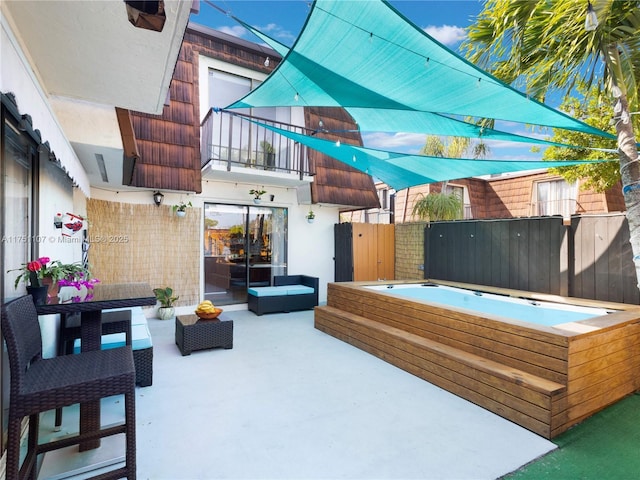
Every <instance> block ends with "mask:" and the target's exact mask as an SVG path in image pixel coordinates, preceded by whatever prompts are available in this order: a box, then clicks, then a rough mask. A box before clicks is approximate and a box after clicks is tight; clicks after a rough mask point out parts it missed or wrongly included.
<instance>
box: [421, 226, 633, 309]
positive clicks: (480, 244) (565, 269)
mask: <svg viewBox="0 0 640 480" xmlns="http://www.w3.org/2000/svg"><path fill="white" fill-rule="evenodd" d="M424 258H425V278H434V279H442V280H452V281H459V282H467V283H476V284H481V285H491V286H496V287H504V288H514V289H518V290H529V291H536V292H544V293H551V294H556V295H564V296H566V295H568V296H575V297H583V298H591V299H596V300H606V301H613V302H621V303H631V304H640V292H639V291H638V288H637V286H636V285H637V280H636V274H635V269H634V266H633V255H632V253H631V247H630V245H629V227H628V225H627V220H626V218H625V216H624V214H609V215H593V216H591V215H590V216H575V217H572V219H571V222H570V224H567V225H565V224H564V222H563V219H562V218H561V217H535V218H522V219H508V220H470V221H454V222H433V223H431V224H430V225H429V226H427V228H425V257H424Z"/></svg>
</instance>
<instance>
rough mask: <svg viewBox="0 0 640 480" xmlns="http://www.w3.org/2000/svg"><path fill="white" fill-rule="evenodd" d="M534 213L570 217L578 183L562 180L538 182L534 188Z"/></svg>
mask: <svg viewBox="0 0 640 480" xmlns="http://www.w3.org/2000/svg"><path fill="white" fill-rule="evenodd" d="M534 196H535V198H534V200H533V202H532V203H533V206H534V211H533V214H534V215H538V216H542V215H562V216H563V217H570V216H571V215H572V214H573V213H575V211H576V204H577V202H576V199H577V197H578V184H577V183H575V182H574V183H567V182H566V181H564V180H551V181H548V182H538V183H537V184H536V188H535V189H534Z"/></svg>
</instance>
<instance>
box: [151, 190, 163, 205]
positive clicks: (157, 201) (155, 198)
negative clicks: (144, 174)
mask: <svg viewBox="0 0 640 480" xmlns="http://www.w3.org/2000/svg"><path fill="white" fill-rule="evenodd" d="M162 200H164V195H163V194H162V193H160V192H157V191H156V192H153V203H155V204H156V207H159V206H160V204H162Z"/></svg>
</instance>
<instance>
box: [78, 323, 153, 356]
mask: <svg viewBox="0 0 640 480" xmlns="http://www.w3.org/2000/svg"><path fill="white" fill-rule="evenodd" d="M131 336H132V340H131V347H132V349H133V350H143V349H145V348H151V347H152V346H153V343H152V342H151V333H150V332H149V327H147V325H146V324H145V325H132V326H131ZM125 341H126V335H125V333H124V332H123V333H111V334H109V335H103V336H102V349H103V350H108V349H110V348H116V347H124V345H125ZM80 347H81V343H80V339H77V340H76V341H75V342H74V344H73V351H74V352H75V353H80Z"/></svg>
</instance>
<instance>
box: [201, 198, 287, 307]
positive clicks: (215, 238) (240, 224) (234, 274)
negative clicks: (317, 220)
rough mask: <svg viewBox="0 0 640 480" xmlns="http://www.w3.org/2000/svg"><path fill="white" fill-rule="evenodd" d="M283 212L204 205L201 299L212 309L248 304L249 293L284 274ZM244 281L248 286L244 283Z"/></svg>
mask: <svg viewBox="0 0 640 480" xmlns="http://www.w3.org/2000/svg"><path fill="white" fill-rule="evenodd" d="M286 212H287V211H286V209H282V208H269V207H253V206H251V207H249V206H240V205H219V204H205V214H204V222H205V224H204V232H205V233H204V236H205V238H204V248H205V251H204V281H205V287H204V288H205V290H204V297H205V298H206V299H208V300H211V301H212V302H213V303H214V305H229V304H234V303H245V302H246V301H247V283H248V285H249V286H250V287H255V286H267V285H270V284H271V281H272V278H273V275H284V274H285V273H286V267H287V263H286V237H287V231H286V220H287V213H286ZM247 280H248V282H247Z"/></svg>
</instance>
